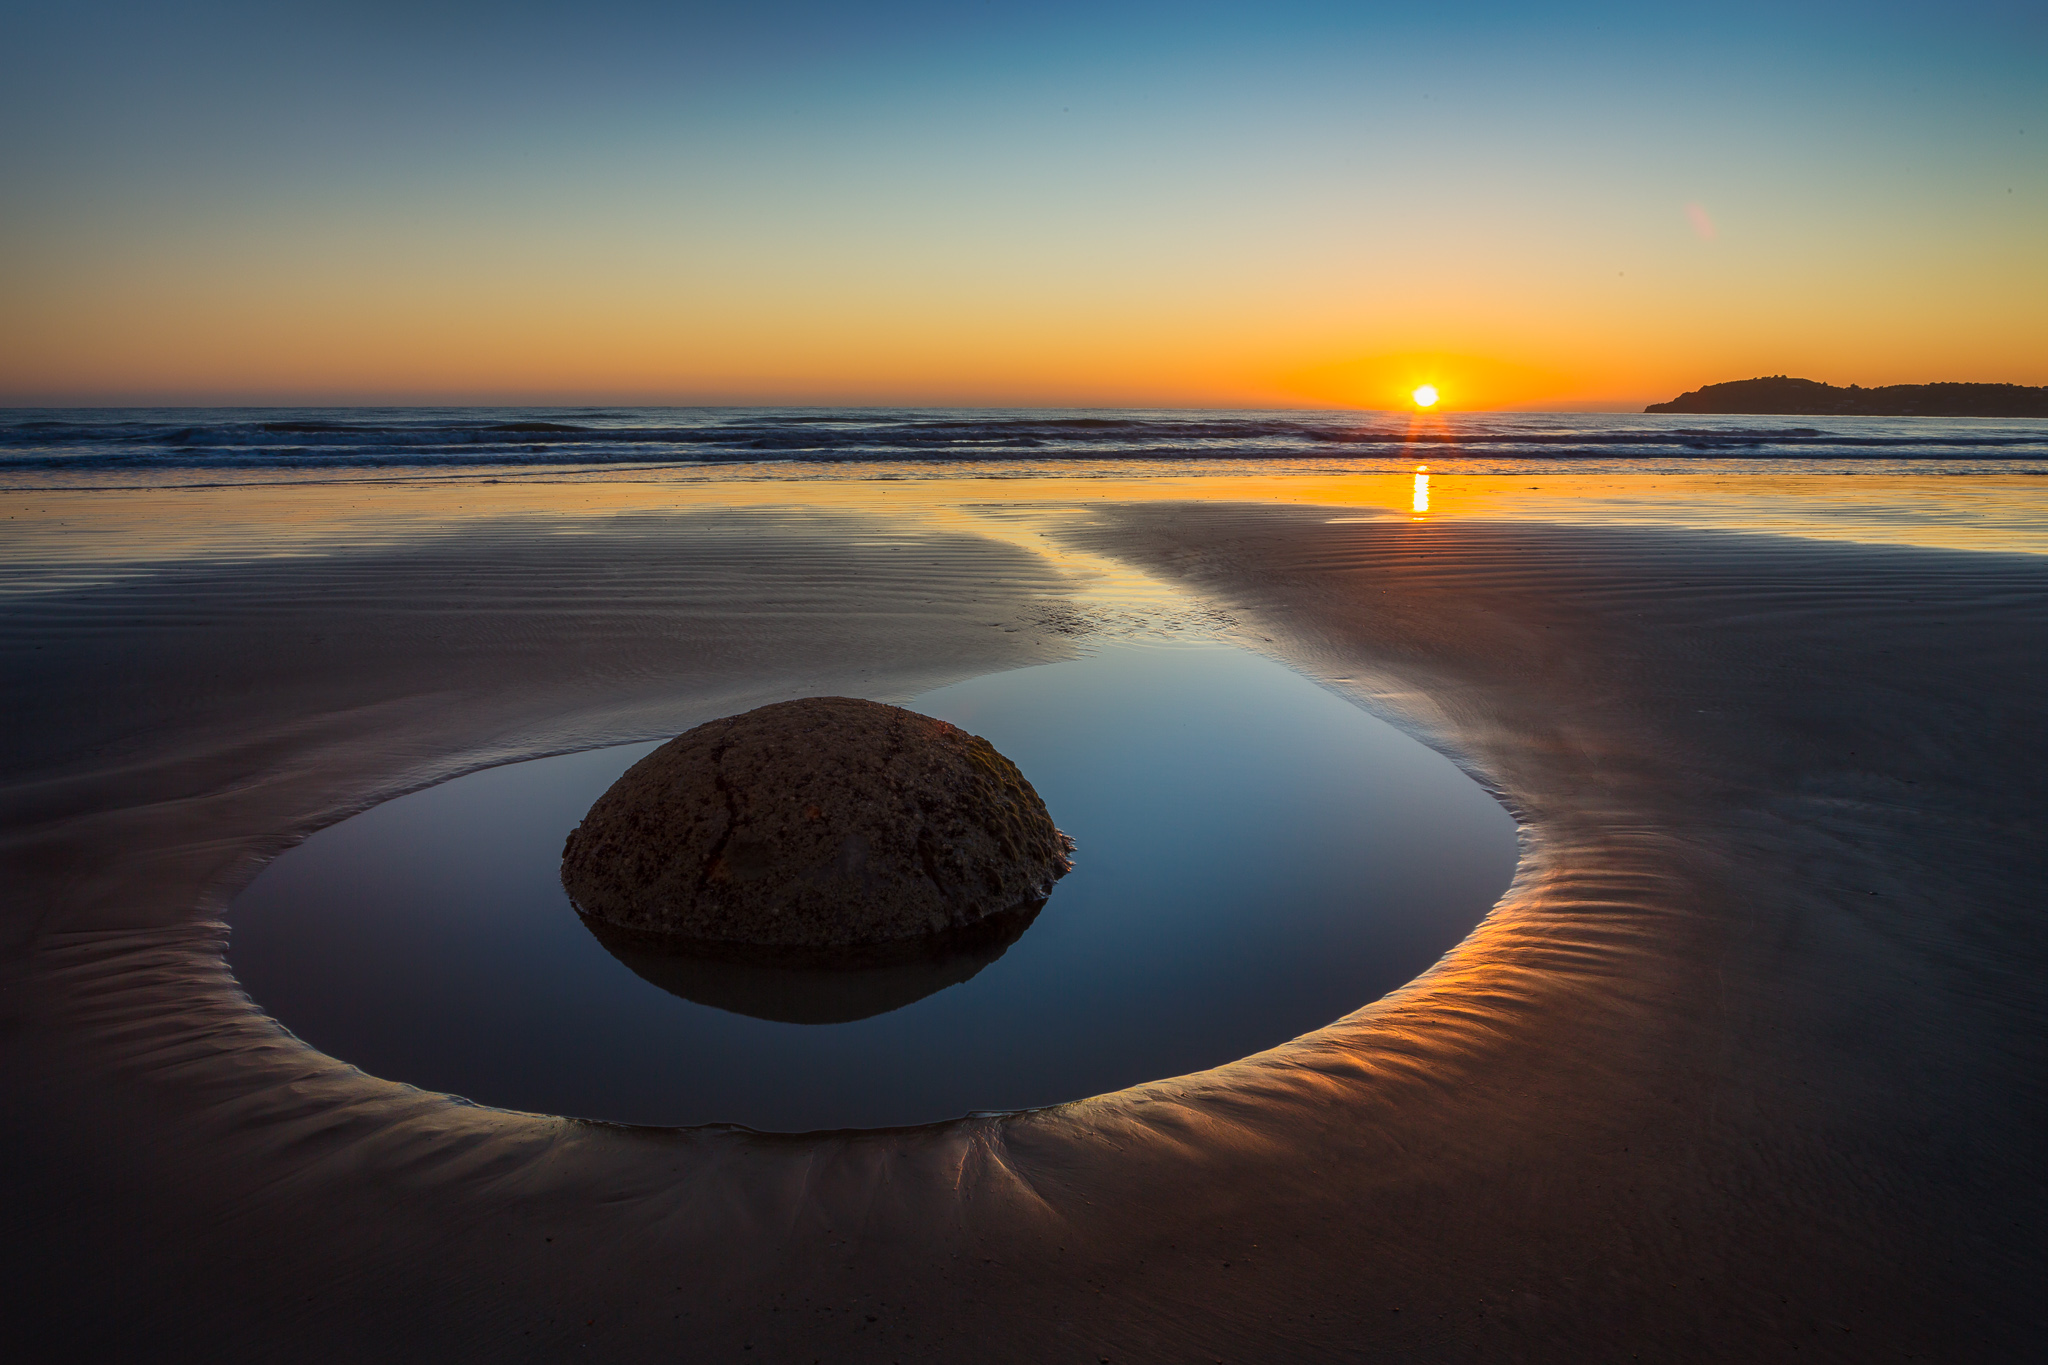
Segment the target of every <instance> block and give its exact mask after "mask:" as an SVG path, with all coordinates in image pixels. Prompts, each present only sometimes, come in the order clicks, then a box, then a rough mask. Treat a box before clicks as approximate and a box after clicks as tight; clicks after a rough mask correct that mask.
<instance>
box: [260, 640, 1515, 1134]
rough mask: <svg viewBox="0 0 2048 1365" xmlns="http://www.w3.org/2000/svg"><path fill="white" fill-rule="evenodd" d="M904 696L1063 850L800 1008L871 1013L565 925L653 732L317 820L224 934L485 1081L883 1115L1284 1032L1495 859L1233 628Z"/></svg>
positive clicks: (367, 1065)
mask: <svg viewBox="0 0 2048 1365" xmlns="http://www.w3.org/2000/svg"><path fill="white" fill-rule="evenodd" d="M909 705H910V706H911V707H912V709H914V710H918V711H923V712H926V713H927V714H930V715H935V716H939V717H942V718H944V719H946V720H950V721H952V722H954V723H955V724H958V725H960V726H962V727H964V728H966V729H968V730H970V731H973V732H974V733H976V734H980V735H984V736H986V737H987V738H988V739H989V740H990V741H992V742H993V743H994V744H995V745H996V747H997V748H998V749H1000V750H1002V751H1003V752H1004V753H1005V754H1007V755H1008V756H1009V757H1010V758H1012V759H1013V760H1014V761H1015V762H1016V763H1017V764H1018V766H1019V767H1020V768H1021V769H1023V771H1024V773H1025V775H1026V776H1027V777H1029V778H1030V779H1031V781H1032V782H1033V784H1034V785H1035V786H1036V787H1037V788H1038V791H1039V793H1040V795H1042V796H1043V797H1044V798H1045V801H1046V804H1047V806H1048V807H1049V808H1050V809H1051V811H1052V815H1053V819H1054V820H1055V821H1056V822H1057V823H1058V824H1059V825H1060V827H1061V828H1062V829H1064V830H1065V831H1066V832H1067V833H1068V834H1070V835H1072V836H1073V837H1074V839H1075V840H1076V842H1077V843H1078V845H1079V849H1078V852H1077V854H1076V865H1075V870H1074V871H1073V872H1072V873H1070V874H1069V875H1068V876H1067V877H1066V878H1065V879H1063V880H1062V881H1061V882H1060V883H1059V885H1058V887H1057V889H1056V890H1055V891H1054V892H1053V894H1052V897H1051V899H1050V900H1049V901H1047V903H1046V904H1045V907H1044V908H1043V910H1042V911H1041V912H1040V913H1039V914H1038V916H1037V918H1036V919H1035V920H1034V921H1033V922H1032V923H1031V924H1030V926H1029V927H1028V928H1027V929H1025V930H1024V932H1023V933H1022V935H1021V936H1020V937H1018V938H1017V939H1016V941H1015V942H1013V943H1011V944H1010V945H1008V947H1007V948H1005V949H1003V950H1002V951H1001V952H1000V954H999V955H994V956H993V958H992V960H985V961H971V962H956V963H951V964H947V965H946V966H945V968H944V969H943V971H941V972H939V973H938V974H937V976H934V977H932V978H930V979H927V980H924V981H922V982H920V983H918V984H917V985H916V988H915V990H903V991H899V992H897V994H898V995H899V996H903V997H909V996H911V995H913V994H915V995H916V996H917V998H912V999H909V1002H908V1003H904V1004H901V1005H900V1006H899V1007H895V1008H889V1007H888V1005H889V1004H890V1002H891V999H893V998H894V997H891V998H890V999H884V998H882V997H883V996H886V995H887V994H888V992H887V991H886V990H884V991H883V992H881V994H880V995H878V994H877V993H876V992H873V991H870V992H868V993H867V994H866V995H865V996H864V997H863V1000H864V1002H865V1003H863V1004H862V1005H861V1006H859V1008H858V1009H848V1008H845V1007H843V1006H841V1005H839V1004H837V1003H834V1002H833V1001H825V1000H822V993H829V984H830V983H827V985H826V987H824V988H821V992H822V993H821V1001H822V1003H821V1004H820V1006H819V1008H818V1009H816V1010H814V1011H812V1012H811V1013H813V1014H815V1015H818V1016H821V1017H829V1018H842V1019H843V1016H845V1015H847V1014H849V1013H858V1012H861V1011H862V1010H865V1009H867V1008H869V1007H870V1006H873V1007H874V1008H879V1009H880V1010H881V1012H879V1013H872V1014H868V1015H867V1017H863V1018H852V1019H843V1021H842V1022H827V1023H798V1022H789V1019H790V1018H791V1017H801V1016H803V1015H804V1014H805V1011H804V1010H802V1009H801V1008H799V1009H796V1010H791V1009H790V1008H788V999H787V997H788V994H789V992H790V990H792V989H794V990H796V991H797V992H798V993H799V994H801V992H802V991H803V990H805V989H806V988H805V987H804V985H803V983H802V982H801V981H798V982H795V983H793V984H792V983H791V982H788V981H784V982H782V983H780V985H779V986H778V988H777V989H778V990H779V991H780V992H781V995H780V997H778V998H776V999H775V1000H773V1001H771V1003H770V1005H769V1006H767V1007H759V1006H757V1005H756V1004H755V1003H754V1002H756V1001H758V1000H760V999H762V998H763V996H762V992H761V991H760V990H759V989H757V988H756V987H757V985H758V983H755V982H750V981H746V980H739V981H732V980H717V981H711V982H709V983H706V982H705V981H703V980H702V979H700V976H691V975H688V974H685V975H684V976H683V977H682V978H680V979H670V980H669V981H668V985H669V986H671V987H674V988H675V989H664V987H663V986H662V985H660V984H656V981H655V980H650V979H649V976H654V977H655V978H657V979H661V976H662V974H661V973H660V972H659V971H658V970H657V971H651V972H648V973H647V975H643V974H642V971H646V970H647V964H645V963H641V964H639V965H640V967H641V968H642V971H636V970H634V967H633V966H631V965H629V964H628V963H627V962H625V961H622V960H621V959H620V958H619V957H616V956H614V955H613V954H612V953H611V952H610V951H608V950H607V949H606V948H605V947H604V946H603V945H602V944H600V943H599V942H598V941H597V940H596V939H595V938H593V937H592V936H591V934H590V933H589V931H588V930H586V929H585V928H584V926H583V924H582V922H581V920H580V919H579V918H578V917H577V916H576V914H575V913H574V911H573V910H572V909H571V908H570V906H569V902H568V898H567V896H566V895H565V894H564V893H563V891H562V889H561V884H560V881H559V879H558V878H559V858H560V854H561V848H562V841H563V838H564V837H565V836H566V835H567V833H568V831H569V830H570V829H571V828H573V827H574V825H575V824H576V822H577V821H578V820H579V819H580V818H581V817H582V814H583V812H584V811H585V810H586V809H587V808H588V807H589V805H590V803H591V802H592V801H594V800H595V799H596V798H597V796H598V795H599V794H600V793H601V792H603V791H604V789H605V788H606V787H608V786H609V785H610V784H611V783H612V781H613V780H614V779H615V778H617V776H618V775H619V774H620V773H621V772H623V771H624V770H625V769H626V768H627V767H628V766H629V765H631V764H632V763H633V762H634V761H635V760H637V759H638V758H639V757H640V756H641V755H643V754H645V753H647V752H649V751H650V750H651V749H653V748H654V747H655V746H654V745H653V744H637V745H627V746H622V747H619V748H611V749H600V750H593V751H591V752H587V753H580V754H569V755H564V756H561V757H557V758H545V759H536V760H533V761H530V762H525V763H516V764H510V765H507V766H504V767H500V768H492V769H487V770H485V771H482V772H477V773H472V774H470V775H468V776H466V777H461V778H457V779H455V780H453V781H450V782H446V783H443V784H442V785H440V786H437V787H433V788H430V789H428V790H426V791H421V792H416V793H414V794H412V795H409V796H404V797H400V798H398V799H396V800H394V801H390V802H387V803H385V804H384V805H381V806H378V807H376V808H374V809H372V810H368V811H365V812H363V813H362V814H360V815H357V816H355V817H353V818H351V819H349V820H346V821H343V822H342V823H340V824H338V825H335V826H333V827H332V828H329V829H326V830H322V831H321V832H320V833H318V834H315V835H313V836H312V837H311V838H309V839H307V840H306V841H305V842H304V843H302V844H300V845H298V846H297V847H295V848H293V849H291V850H290V851H288V852H287V853H285V854H284V855H282V856H281V857H279V858H278V859H277V860H276V861H275V862H273V863H272V864H271V865H270V866H269V867H268V868H266V869H265V870H264V871H263V873H262V874H261V875H260V876H259V877H257V879H256V880H255V881H254V882H253V883H252V884H251V885H250V886H249V888H248V889H247V890H246V891H245V892H244V893H243V894H242V895H241V896H240V897H239V898H238V899H237V900H236V902H235V904H234V906H233V907H232V909H231V911H230V913H229V919H230V922H231V924H232V927H233V937H232V940H231V946H230V960H231V962H232V964H233V966H234V968H235V971H236V973H237V975H238V976H239V977H240V979H241V981H242V983H243V985H244V986H245V987H246V988H247V989H248V991H249V993H250V995H251V996H252V997H253V998H254V999H255V1000H256V1002H257V1003H258V1004H259V1005H261V1006H262V1007H263V1008H265V1009H266V1010H268V1011H269V1012H270V1013H271V1014H273V1015H274V1016H276V1017H277V1018H278V1019H279V1020H280V1021H282V1022H283V1023H284V1024H285V1026H286V1027H288V1028H290V1029H291V1030H292V1031H293V1032H295V1033H296V1034H298V1035H299V1036H300V1037H301V1038H303V1039H304V1040H306V1041H307V1042H308V1043H310V1044H312V1045H313V1046H315V1047H318V1048H320V1049H322V1050H323V1051H325V1052H327V1053H329V1054H330V1055H332V1056H335V1057H339V1058H341V1059H343V1060H345V1061H348V1062H351V1063H354V1064H355V1065H357V1066H360V1067H362V1068H363V1069H364V1070H366V1071H369V1072H371V1073H373V1074H375V1075H378V1076H383V1077H386V1078H389V1079H392V1080H399V1081H407V1082H410V1083H412V1084H414V1085H419V1086H423V1087H427V1088H430V1089H435V1090H444V1091H450V1092H453V1093H455V1094H459V1095H463V1096H466V1097H468V1098H470V1099H472V1100H475V1101H477V1102H478V1103H482V1104H490V1105H496V1106H500V1107H505V1108H512V1109H525V1110H534V1111H539V1112H546V1113H559V1114H570V1115H577V1116H581V1117H586V1118H599V1119H610V1120H615V1121H620V1122H627V1123H642V1124H694V1123H709V1122H728V1123H740V1124H745V1125H748V1126H750V1127H754V1128H761V1129H773V1130H784V1131H800V1130H806V1129H815V1128H841V1127H883V1126H891V1125H899V1124H911V1123H919V1122H926V1121H930V1120H936V1119H943V1118H948V1117H954V1116H957V1115H961V1114H965V1113H969V1112H974V1111H985V1110H1004V1109H1020V1108H1028V1107H1032V1106H1037V1105H1044V1104H1052V1103H1057V1102H1059V1101H1062V1100H1069V1099H1076V1098H1080V1097H1083V1096H1087V1095H1091V1094H1097V1093H1101V1092H1103V1091H1108V1090H1115V1089H1120V1088H1122V1087H1124V1086H1127V1085H1131V1084H1134V1083H1136V1082H1139V1081H1145V1080H1152V1079H1157V1078H1160V1077H1165V1076H1173V1075H1178V1074H1182V1073H1185V1072H1189V1071H1196V1070H1200V1069H1203V1068H1205V1067H1210V1066H1215V1065H1218V1064H1220V1063H1223V1062H1228V1061H1231V1060H1234V1059H1236V1058H1238V1057H1242V1056H1245V1055H1247V1054H1249V1053H1252V1052H1257V1051H1260V1050H1262V1049H1264V1048H1268V1047H1272V1046H1274V1045H1276V1044H1279V1043H1283V1042H1286V1041H1287V1040H1288V1039H1290V1038H1293V1037H1295V1036H1296V1035H1298V1034H1301V1033H1303V1032H1306V1031H1308V1030H1311V1029H1314V1028H1317V1027H1319V1026H1321V1025H1323V1024H1327V1023H1329V1022H1330V1021H1332V1020H1334V1019H1337V1018H1339V1017H1341V1016H1342V1015H1344V1014H1347V1013H1349V1012H1350V1011H1351V1010H1353V1009H1356V1008H1357V1007H1359V1006H1360V1005H1363V1004H1366V1003H1368V1002H1369V1001H1371V1000H1373V999H1375V998H1377V997H1378V996H1380V995H1383V994H1385V993H1386V992H1388V991H1390V990H1392V989H1395V988H1396V987H1398V986H1400V985H1402V984H1403V983H1405V982H1407V981H1408V980H1410V979H1412V978H1413V977H1414V976H1416V975H1417V974H1418V973H1420V972H1421V971H1422V970H1424V969H1425V968H1427V967H1428V966H1429V964H1430V963H1431V962H1433V961H1434V960H1435V959H1436V958H1437V957H1439V956H1440V955H1442V953H1443V952H1444V951H1445V950H1446V949H1448V948H1450V947H1451V946H1452V945H1453V944H1454V943H1456V942H1457V941H1458V940H1459V939H1460V938H1462V937H1463V936H1464V935H1465V934H1466V933H1467V932H1468V931H1469V930H1470V929H1471V928H1472V926H1473V925H1474V924H1475V923H1477V922H1478V920H1479V919H1480V918H1481V917H1482V916H1483V915H1484V914H1485V913H1486V911H1487V910H1488V909H1489V908H1490V907H1491V906H1492V904H1493V903H1494V901H1495V900H1496V899H1498V897H1499V896H1500V894H1501V892H1502V891H1503V890H1505V889H1506V887H1507V884H1508V881H1509V879H1510V878H1511V877H1512V875H1513V872H1514V866H1515V858H1516V842H1515V830H1514V824H1513V822H1512V820H1511V819H1510V818H1509V817H1508V815H1507V813H1506V812H1505V811H1504V810H1502V809H1501V807H1500V806H1499V805H1498V804H1497V803H1496V802H1495V801H1494V800H1493V799H1492V798H1491V797H1489V796H1488V795H1487V794H1486V793H1485V792H1484V791H1482V790H1481V789H1480V788H1479V787H1478V786H1477V785H1476V784H1475V783H1474V782H1473V781H1472V780H1471V779H1470V778H1468V777H1466V776H1465V775H1464V774H1463V773H1462V772H1460V771H1459V770H1458V769H1457V768H1456V767H1454V766H1453V765H1452V764H1451V763H1450V762H1449V761H1448V760H1446V759H1444V758H1443V757H1442V756H1441V755H1439V754H1437V753H1435V752H1434V751H1432V750H1430V749H1428V748H1427V747H1425V746H1423V745H1422V744H1420V743H1418V742H1416V741H1415V740H1414V739H1412V738H1410V737H1409V736H1407V735H1406V734H1404V733H1402V732H1401V731H1400V730H1398V729H1396V728H1394V727H1393V726H1391V725H1389V724H1387V723H1386V722H1384V721H1382V720H1380V719H1378V718H1377V717H1375V716H1372V715H1370V714H1368V713H1367V712H1365V711H1362V710H1360V709H1359V708H1357V707H1356V706H1354V705H1352V704H1350V703H1349V702H1346V701H1344V700H1342V699H1340V698H1338V697H1335V696H1333V695H1331V694H1330V693H1328V692H1325V691H1324V690H1322V689H1321V688H1319V687H1317V686H1315V685H1314V684H1312V683H1310V682H1308V681H1307V680H1306V679H1304V678H1302V677H1301V676H1300V675H1298V674H1296V673H1294V672H1292V671H1290V670H1288V669H1286V668H1284V667H1282V666H1281V665H1279V664H1277V663H1274V662H1272V661H1271V660H1269V659H1265V658H1262V657H1260V656H1258V655H1255V654H1251V653H1248V652H1246V651H1243V650H1239V649H1236V648H1233V647H1230V646H1227V645H1222V644H1115V645H1109V646H1105V647H1103V648H1101V649H1100V650H1099V651H1098V652H1096V653H1093V654H1091V655H1089V656H1087V657H1085V658H1081V659H1077V660H1073V661H1071V662H1066V663H1058V664H1049V665H1044V666H1042V667H1036V668H1026V669H1019V670H1016V671H1014V672H1009V673H1001V674H995V675H992V676H989V677H984V678H978V679H975V680H973V681H971V682H965V683H959V684H956V685H953V686H950V687H944V688H940V689H937V690H936V691H932V692H928V693H926V694H924V695H923V696H920V697H918V698H915V699H914V700H912V701H911V702H910V703H909ZM983 956H984V958H986V957H988V956H989V954H986V953H985V954H983ZM938 976H943V977H945V978H946V980H939V979H938ZM954 978H964V979H954ZM949 982H950V984H949ZM885 984H886V983H885ZM927 988H929V993H923V994H917V992H921V991H924V990H926V989H927ZM677 990H682V991H684V992H685V993H684V994H678V993H677ZM771 994H772V992H771ZM690 996H695V997H696V998H694V999H693V998H688V997H690ZM706 1000H715V1001H719V1002H721V1003H722V1004H723V1005H724V1006H727V1007H721V1005H720V1004H707V1003H703V1002H704V1001H706ZM742 1010H751V1011H753V1012H741V1011H742ZM761 1014H770V1015H774V1016H776V1017H765V1018H764V1017H759V1016H760V1015H761Z"/></svg>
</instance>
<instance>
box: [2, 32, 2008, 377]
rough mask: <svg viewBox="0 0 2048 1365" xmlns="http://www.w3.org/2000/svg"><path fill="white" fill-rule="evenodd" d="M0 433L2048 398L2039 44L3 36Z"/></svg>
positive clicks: (1800, 38)
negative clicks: (54, 406) (361, 411)
mask: <svg viewBox="0 0 2048 1365" xmlns="http://www.w3.org/2000/svg"><path fill="white" fill-rule="evenodd" d="M0 111H4V112H0V118H4V125H0V187H4V188H0V403H13V404H45V403H98V402H113V403H119V402H142V403H155V402H200V403H212V402H250V403H264V402H284V403H296V402H360V401H394V402H472V401H474V402H512V401H535V402H574V401H588V402H605V401H613V402H627V401H639V402H686V403H688V402H794V403H848V402H853V403H967V404H982V403H989V404H1059V405H1068V404H1072V405H1083V406H1089V405H1123V404H1152V403H1159V404H1175V405H1183V404H1184V405H1195V406H1241V405H1243V406H1249V405H1282V406H1303V405H1326V404H1347V405H1348V404H1355V405H1359V406H1366V407H1380V406H1389V405H1392V404H1393V403H1395V402H1396V401H1398V397H1399V395H1400V394H1401V393H1402V392H1404V391H1405V389H1406V388H1407V387H1408V386H1411V385H1412V384H1414V383H1416V382H1419V381H1421V380H1423V379H1433V380H1435V381H1437V382H1438V383H1439V384H1440V386H1441V387H1442V388H1443V389H1444V393H1445V398H1446V401H1447V404H1449V405H1452V406H1460V407H1486V406H1510V407H1521V408H1539V409H1540V408H1588V407H1591V408H1599V407H1611V408H1625V407H1639V406H1640V405H1641V404H1642V403H1644V402H1646V401H1651V400H1656V399H1662V398H1668V397H1670V396H1671V395H1673V394H1675V393H1676V392H1678V391H1679V390H1681V389H1686V388H1692V387H1696V386H1697V385H1699V384H1701V383H1708V382H1714V381H1717V380H1724V379H1735V378H1746V377H1749V376H1752V375H1759V374H1776V373H1789V374H1796V375H1804V376H1807V377H1811V378H1816V379H1824V380H1829V381H1832V382H1836V383H1845V384H1846V383H1850V382H1858V383H1863V384H1881V383H1898V382H1917V381H1926V380H1938V379H1976V380H2002V381H2011V382H2018V383H2028V384H2042V383H2048V323H2044V321H2043V319H2044V318H2048V6H2043V5H2041V4H2040V3H2038V0H2032V2H2031V3H1989V4H1980V3H1967V2H1966V3H1960V4H1950V5H1943V6H1935V5H1931V4H1926V3H1916V4H1910V5H1898V4H1884V3H1875V4H1825V5H1799V4H1789V5H1788V4H1747V3H1739V4H1717V5H1712V6H1708V5H1700V6H1693V7H1682V6H1673V5H1638V6H1614V5H1569V4H1567V5H1558V6H1550V7H1538V6H1529V5H1508V4H1492V3H1480V4H1467V5H1459V6H1427V5H1412V4H1411V5H1404V6H1398V7H1394V6H1379V5H1372V4H1347V5H1338V4H1319V3H1286V0H1268V2H1267V3H1246V4H1204V3H1188V2H1187V0H1181V2H1179V3H1172V4H1151V3H1141V4H1117V3H1090V4H1080V3H1066V2H1065V0H1052V2H1051V3H1043V2H1042V3H1038V4H1034V5H1030V6H1023V5H1016V4H993V3H984V2H983V0H956V3H951V4H928V3H875V4H868V5H861V4H849V3H845V2H844V0H841V2H840V3H832V4H824V3H808V2H807V0H789V2H776V0H770V2H768V3H754V4H741V3H720V4H688V3H666V4H656V3H642V2H640V0H627V2H607V0H585V2H584V3H580V4H537V3H524V4H521V3H497V4H489V5H485V4H474V3H469V2H468V0H403V2H402V3H401V2H400V0H353V2H352V3H342V2H341V0H334V2H332V3H301V4H289V3H277V2H276V0H272V2H271V3H262V4H257V3H241V2H237V0H221V2H218V3H187V2H186V0H155V3H147V4H145V3H125V2H124V3H103V2H100V0H70V3H67V4H64V5H56V6H53V5H48V4H27V3H21V2H20V0H0Z"/></svg>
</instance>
